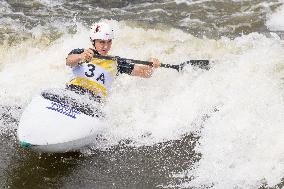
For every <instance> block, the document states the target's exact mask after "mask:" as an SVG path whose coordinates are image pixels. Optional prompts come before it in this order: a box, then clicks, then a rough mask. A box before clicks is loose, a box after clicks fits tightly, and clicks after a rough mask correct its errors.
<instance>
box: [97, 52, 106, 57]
mask: <svg viewBox="0 0 284 189" xmlns="http://www.w3.org/2000/svg"><path fill="white" fill-rule="evenodd" d="M99 53H100V55H103V56H106V55H107V54H108V53H107V52H99Z"/></svg>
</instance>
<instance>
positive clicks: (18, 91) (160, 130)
mask: <svg viewBox="0 0 284 189" xmlns="http://www.w3.org/2000/svg"><path fill="white" fill-rule="evenodd" d="M271 18H272V20H273V16H272V17H271ZM108 22H110V23H111V24H113V25H114V27H115V30H116V31H117V32H116V36H115V37H116V39H115V40H114V42H113V48H112V51H111V54H112V55H118V56H121V57H126V58H133V59H139V60H147V59H149V58H150V57H157V58H159V59H160V60H161V61H162V62H163V63H169V64H179V63H182V62H183V61H186V60H189V59H209V60H210V62H211V69H210V70H209V71H206V70H200V69H196V68H192V67H188V68H187V69H186V70H185V71H184V72H183V73H178V72H176V71H175V70H170V69H163V68H161V69H158V70H156V71H155V72H154V75H153V77H152V78H150V79H142V78H135V77H130V76H128V75H122V76H120V77H118V78H117V79H116V81H115V83H114V86H113V88H112V92H111V95H110V96H109V98H108V100H107V103H106V105H105V109H104V111H105V112H106V113H107V123H108V128H106V131H105V132H106V133H105V134H104V137H106V139H107V140H106V141H107V142H105V144H103V146H111V145H115V144H117V143H118V142H119V141H121V140H124V139H129V140H130V141H131V143H130V144H129V145H132V146H137V147H138V146H142V145H153V144H156V143H159V142H164V141H169V140H174V139H180V138H181V137H182V136H184V135H186V134H189V133H195V134H196V135H198V136H200V139H199V142H198V144H197V146H196V147H195V150H196V152H197V153H201V154H202V156H201V160H200V161H199V162H197V163H195V164H194V165H192V167H188V168H187V170H185V171H183V172H173V173H172V177H175V178H185V177H188V176H193V178H194V179H193V180H192V181H186V182H183V183H181V184H180V185H178V186H175V187H184V188H188V187H202V186H212V187H213V188H257V187H259V186H261V184H263V183H267V184H268V186H274V185H276V184H278V183H280V182H281V179H282V177H283V175H284V172H283V171H284V129H283V123H284V101H283V97H284V90H283V86H284V85H283V76H284V49H283V46H282V40H281V39H280V38H278V37H277V35H274V37H267V36H265V35H263V34H260V33H251V34H249V35H243V36H241V37H237V38H235V39H229V38H226V37H222V38H221V39H216V40H214V39H208V38H206V37H204V38H196V37H194V36H192V35H190V34H188V33H185V32H183V31H181V30H178V29H173V28H169V29H164V30H159V29H155V28H148V29H145V28H142V27H137V26H133V25H132V24H131V23H128V22H124V21H113V20H108ZM76 28H77V32H76V33H70V32H67V31H65V32H64V33H63V34H62V35H61V36H60V37H59V38H58V39H57V40H55V41H52V42H48V41H46V40H47V39H45V38H44V30H42V29H41V28H40V27H39V28H38V29H37V30H35V31H34V35H33V36H32V37H31V38H30V39H28V40H26V41H24V42H22V43H19V44H18V45H16V46H13V47H10V46H9V45H3V46H1V52H2V53H0V56H1V57H0V58H1V60H2V61H1V64H0V73H1V74H0V81H1V82H0V88H1V91H0V97H1V98H0V104H1V105H2V106H3V105H4V106H19V107H23V108H24V107H25V106H26V105H27V104H28V103H29V102H30V100H31V98H32V97H33V96H34V95H36V94H37V93H39V92H40V91H41V90H42V89H46V88H52V87H59V88H60V87H64V85H65V83H66V81H68V78H69V77H68V73H69V71H70V70H69V68H67V67H66V66H65V58H66V55H67V54H68V53H69V52H70V51H71V50H72V49H74V48H84V47H89V41H88V37H87V36H88V28H86V27H85V26H84V25H82V24H80V23H76ZM204 115H209V118H208V119H206V120H205V121H204V120H202V116H204ZM103 146H100V147H98V146H94V148H103ZM163 187H171V185H167V184H164V185H163Z"/></svg>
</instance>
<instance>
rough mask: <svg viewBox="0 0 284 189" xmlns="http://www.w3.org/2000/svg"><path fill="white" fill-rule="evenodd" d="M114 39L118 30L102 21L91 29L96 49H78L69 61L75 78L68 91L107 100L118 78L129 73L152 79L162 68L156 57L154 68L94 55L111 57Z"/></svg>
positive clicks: (151, 60)
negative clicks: (109, 53) (155, 69)
mask: <svg viewBox="0 0 284 189" xmlns="http://www.w3.org/2000/svg"><path fill="white" fill-rule="evenodd" d="M113 39H114V31H113V29H112V27H111V26H110V25H109V24H107V23H103V22H101V23H95V24H93V25H92V27H91V30H90V40H91V43H92V47H90V48H87V49H74V50H72V51H71V52H70V53H69V54H68V56H67V58H66V65H68V66H70V67H71V68H72V78H71V80H70V81H69V82H68V83H67V88H68V89H70V90H73V91H76V92H79V93H82V94H85V93H88V94H92V95H94V96H96V97H105V96H107V94H108V93H109V90H110V87H111V84H112V81H113V79H114V77H115V76H116V75H119V74H123V73H125V74H129V75H132V76H139V77H143V78H149V77H151V75H152V73H153V69H154V68H158V67H160V61H159V60H158V59H156V58H151V59H150V60H149V61H150V62H152V65H151V66H148V65H138V64H130V63H127V62H126V61H123V59H121V58H119V57H118V58H117V61H115V60H106V59H100V58H94V55H102V56H107V55H108V52H109V50H110V49H111V45H112V40H113Z"/></svg>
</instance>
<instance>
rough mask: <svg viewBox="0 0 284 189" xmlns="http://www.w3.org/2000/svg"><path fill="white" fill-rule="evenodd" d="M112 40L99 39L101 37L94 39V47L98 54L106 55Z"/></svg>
mask: <svg viewBox="0 0 284 189" xmlns="http://www.w3.org/2000/svg"><path fill="white" fill-rule="evenodd" d="M111 44H112V40H111V39H110V40H101V39H96V40H95V44H94V47H95V49H96V50H97V51H98V53H99V54H100V55H104V56H105V55H107V54H108V51H109V50H110V48H111Z"/></svg>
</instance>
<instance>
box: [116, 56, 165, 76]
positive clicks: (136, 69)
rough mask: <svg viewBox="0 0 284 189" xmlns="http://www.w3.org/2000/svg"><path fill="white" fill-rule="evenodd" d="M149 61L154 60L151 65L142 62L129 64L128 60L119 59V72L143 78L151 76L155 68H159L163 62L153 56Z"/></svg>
mask: <svg viewBox="0 0 284 189" xmlns="http://www.w3.org/2000/svg"><path fill="white" fill-rule="evenodd" d="M149 62H152V65H151V66H148V65H141V64H129V63H126V62H119V61H118V72H119V73H127V74H129V75H132V76H138V77H143V78H149V77H151V76H152V74H153V71H154V69H155V68H159V67H160V65H161V63H160V61H159V60H158V59H157V58H151V59H150V60H149Z"/></svg>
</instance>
